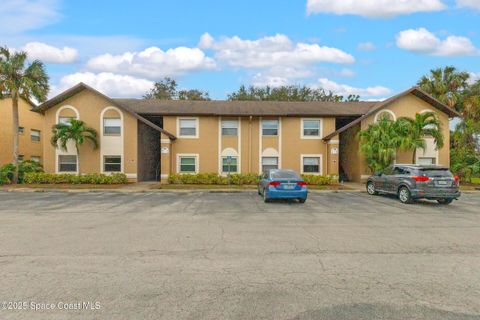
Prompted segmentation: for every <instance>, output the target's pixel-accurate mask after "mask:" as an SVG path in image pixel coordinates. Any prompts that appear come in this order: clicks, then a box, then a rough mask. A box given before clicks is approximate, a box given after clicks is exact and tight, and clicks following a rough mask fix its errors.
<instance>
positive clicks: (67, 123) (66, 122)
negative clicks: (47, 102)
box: [58, 117, 75, 126]
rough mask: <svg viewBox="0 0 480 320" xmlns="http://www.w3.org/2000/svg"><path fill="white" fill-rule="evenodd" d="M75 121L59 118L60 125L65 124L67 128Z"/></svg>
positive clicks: (68, 118) (71, 118) (69, 118)
mask: <svg viewBox="0 0 480 320" xmlns="http://www.w3.org/2000/svg"><path fill="white" fill-rule="evenodd" d="M73 119H75V118H74V117H59V118H58V123H59V124H65V125H67V126H69V125H70V121H72V120H73Z"/></svg>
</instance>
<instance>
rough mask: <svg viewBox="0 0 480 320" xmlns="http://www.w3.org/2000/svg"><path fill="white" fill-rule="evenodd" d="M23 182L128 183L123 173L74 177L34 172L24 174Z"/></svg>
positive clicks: (72, 175)
mask: <svg viewBox="0 0 480 320" xmlns="http://www.w3.org/2000/svg"><path fill="white" fill-rule="evenodd" d="M24 182H25V183H28V184H125V183H128V179H127V176H126V175H125V174H123V173H113V174H111V175H107V174H102V173H89V174H82V175H76V174H67V173H61V174H55V173H43V172H34V173H26V174H25V177H24Z"/></svg>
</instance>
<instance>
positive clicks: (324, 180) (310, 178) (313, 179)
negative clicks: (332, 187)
mask: <svg viewBox="0 0 480 320" xmlns="http://www.w3.org/2000/svg"><path fill="white" fill-rule="evenodd" d="M302 178H303V180H304V181H305V182H306V183H307V185H316V186H325V185H329V184H331V183H332V181H333V178H332V176H317V175H313V174H302Z"/></svg>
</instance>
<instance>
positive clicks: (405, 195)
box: [398, 187, 413, 203]
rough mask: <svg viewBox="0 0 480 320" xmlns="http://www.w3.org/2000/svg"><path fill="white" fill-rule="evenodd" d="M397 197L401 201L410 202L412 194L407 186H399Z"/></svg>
mask: <svg viewBox="0 0 480 320" xmlns="http://www.w3.org/2000/svg"><path fill="white" fill-rule="evenodd" d="M398 199H399V200H400V202H401V203H412V202H413V199H412V194H411V193H410V190H408V188H407V187H401V188H400V189H399V190H398Z"/></svg>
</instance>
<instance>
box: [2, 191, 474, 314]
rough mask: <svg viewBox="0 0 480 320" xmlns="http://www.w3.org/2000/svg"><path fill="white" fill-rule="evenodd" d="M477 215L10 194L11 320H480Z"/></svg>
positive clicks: (344, 204) (146, 196)
mask: <svg viewBox="0 0 480 320" xmlns="http://www.w3.org/2000/svg"><path fill="white" fill-rule="evenodd" d="M479 208H480V194H466V195H464V196H463V197H462V199H461V200H460V201H457V202H454V203H453V204H452V205H451V206H440V205H437V204H435V203H433V202H422V203H419V204H415V205H402V204H400V203H399V202H398V201H397V200H395V199H393V198H391V197H370V196H368V195H367V194H365V193H353V192H352V193H348V192H342V193H317V194H314V195H311V197H310V198H309V200H308V201H307V203H306V204H305V205H301V204H298V203H283V202H282V203H269V204H264V203H263V202H262V201H261V199H260V198H259V197H258V196H257V195H256V193H253V192H250V193H239V194H228V193H201V192H192V193H181V194H179V193H131V194H121V193H113V192H112V193H78V194H69V193H3V192H0V217H1V223H0V243H1V246H0V270H1V275H2V279H1V282H0V283H1V285H0V301H2V303H3V301H7V302H8V301H13V302H26V303H27V304H28V307H27V309H30V308H31V306H39V307H42V306H44V305H40V304H42V303H43V304H46V305H49V304H54V305H55V307H54V308H53V310H43V311H32V310H0V319H116V320H118V319H242V320H243V319H298V320H300V319H328V320H330V319H331V320H333V319H335V320H339V319H352V320H353V319H355V320H359V319H480V210H479ZM32 302H33V303H34V304H33V305H32V304H31V303H32ZM78 302H92V303H93V306H98V307H99V309H98V310H85V308H84V306H82V307H78V308H77V309H81V310H70V311H66V310H59V308H60V307H62V308H63V307H65V306H67V307H68V306H71V307H72V308H73V307H75V305H74V304H75V303H78ZM59 303H60V304H59ZM95 303H97V305H95ZM17 307H18V305H17Z"/></svg>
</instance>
